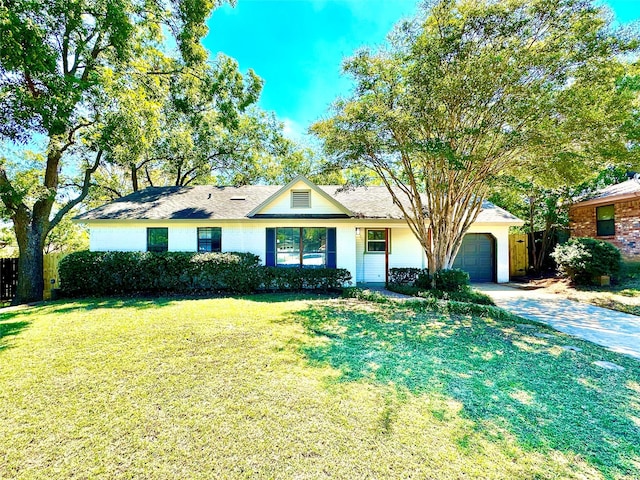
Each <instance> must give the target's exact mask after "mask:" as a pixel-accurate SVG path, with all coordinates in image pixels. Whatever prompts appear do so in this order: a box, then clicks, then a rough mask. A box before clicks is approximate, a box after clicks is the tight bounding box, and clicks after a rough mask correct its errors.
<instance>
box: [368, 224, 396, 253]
mask: <svg viewBox="0 0 640 480" xmlns="http://www.w3.org/2000/svg"><path fill="white" fill-rule="evenodd" d="M370 231H377V232H385V239H384V240H369V232H370ZM369 242H375V243H383V244H385V248H384V250H369ZM364 251H365V253H372V254H374V255H380V254H385V253H391V229H390V228H365V230H364Z"/></svg>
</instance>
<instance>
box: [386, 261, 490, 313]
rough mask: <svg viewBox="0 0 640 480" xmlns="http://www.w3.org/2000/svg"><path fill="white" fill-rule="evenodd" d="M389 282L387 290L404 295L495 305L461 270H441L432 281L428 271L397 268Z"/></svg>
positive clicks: (392, 270) (390, 275) (393, 270)
mask: <svg viewBox="0 0 640 480" xmlns="http://www.w3.org/2000/svg"><path fill="white" fill-rule="evenodd" d="M392 272H393V273H392ZM389 280H390V281H389V284H388V285H387V288H388V289H389V290H391V291H393V292H397V293H402V294H404V295H411V296H414V297H422V298H427V299H438V300H449V301H457V302H469V303H477V304H482V305H493V304H494V303H493V301H492V300H491V298H490V297H488V296H487V295H485V294H483V293H481V292H477V291H475V290H473V289H472V288H471V286H470V284H469V274H468V273H467V272H464V271H462V270H459V269H449V270H439V271H437V272H435V273H434V275H433V279H432V277H431V275H429V271H428V270H427V269H419V268H395V269H391V270H390V272H389ZM432 280H433V281H434V282H432ZM433 283H435V288H433V285H432V284H433Z"/></svg>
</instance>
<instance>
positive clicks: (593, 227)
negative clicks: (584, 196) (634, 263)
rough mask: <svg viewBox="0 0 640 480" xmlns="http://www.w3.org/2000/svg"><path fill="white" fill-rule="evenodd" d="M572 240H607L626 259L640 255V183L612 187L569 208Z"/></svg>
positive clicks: (632, 180) (631, 180)
mask: <svg viewBox="0 0 640 480" xmlns="http://www.w3.org/2000/svg"><path fill="white" fill-rule="evenodd" d="M569 228H570V230H571V236H572V237H592V238H597V239H600V240H606V241H607V242H610V243H612V244H613V245H615V246H616V247H618V248H619V249H620V251H621V252H622V254H623V255H624V256H625V257H635V256H638V255H640V180H639V179H635V178H632V179H630V180H627V181H626V182H622V183H619V184H617V185H610V186H609V187H607V188H605V189H602V190H600V191H598V192H597V193H596V195H595V196H594V197H592V198H590V199H588V200H584V201H582V202H578V203H575V204H573V205H572V206H571V207H570V209H569Z"/></svg>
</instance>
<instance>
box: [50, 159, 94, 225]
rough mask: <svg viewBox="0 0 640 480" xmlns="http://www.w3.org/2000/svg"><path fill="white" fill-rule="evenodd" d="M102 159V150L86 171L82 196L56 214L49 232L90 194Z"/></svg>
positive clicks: (71, 201) (68, 203)
mask: <svg viewBox="0 0 640 480" xmlns="http://www.w3.org/2000/svg"><path fill="white" fill-rule="evenodd" d="M101 159H102V150H100V151H99V152H98V154H97V155H96V160H95V162H94V163H93V165H92V166H91V167H89V168H87V169H86V170H85V171H84V182H83V185H82V191H81V192H80V195H78V196H77V197H76V198H74V199H73V200H70V201H69V202H67V204H66V205H65V206H64V207H62V208H61V209H60V210H58V213H56V215H55V217H53V220H51V222H49V230H51V229H52V228H54V227H55V226H56V225H57V224H58V223H60V220H62V218H63V217H64V216H65V215H66V214H67V213H69V211H70V210H71V209H72V208H73V207H75V206H76V205H78V204H79V203H80V202H81V201H82V200H84V199H85V198H86V196H87V194H88V193H89V187H90V186H91V175H93V174H94V173H95V171H96V170H97V169H98V166H100V160H101Z"/></svg>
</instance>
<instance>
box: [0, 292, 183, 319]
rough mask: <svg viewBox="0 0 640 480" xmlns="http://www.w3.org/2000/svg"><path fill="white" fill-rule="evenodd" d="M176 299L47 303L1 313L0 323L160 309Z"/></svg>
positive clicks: (106, 299)
mask: <svg viewBox="0 0 640 480" xmlns="http://www.w3.org/2000/svg"><path fill="white" fill-rule="evenodd" d="M175 300H176V299H175V298H169V297H159V298H148V297H146V298H145V297H134V298H122V297H113V298H108V297H102V298H82V299H64V300H57V301H53V302H45V303H41V304H38V305H35V306H33V307H29V308H19V309H15V310H10V311H7V312H0V321H2V320H8V319H12V318H18V317H31V316H34V315H39V314H51V313H56V314H60V313H70V312H78V311H87V310H96V309H101V308H114V309H116V308H136V309H146V308H160V307H163V306H166V305H169V304H171V303H173V302H174V301H175Z"/></svg>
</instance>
